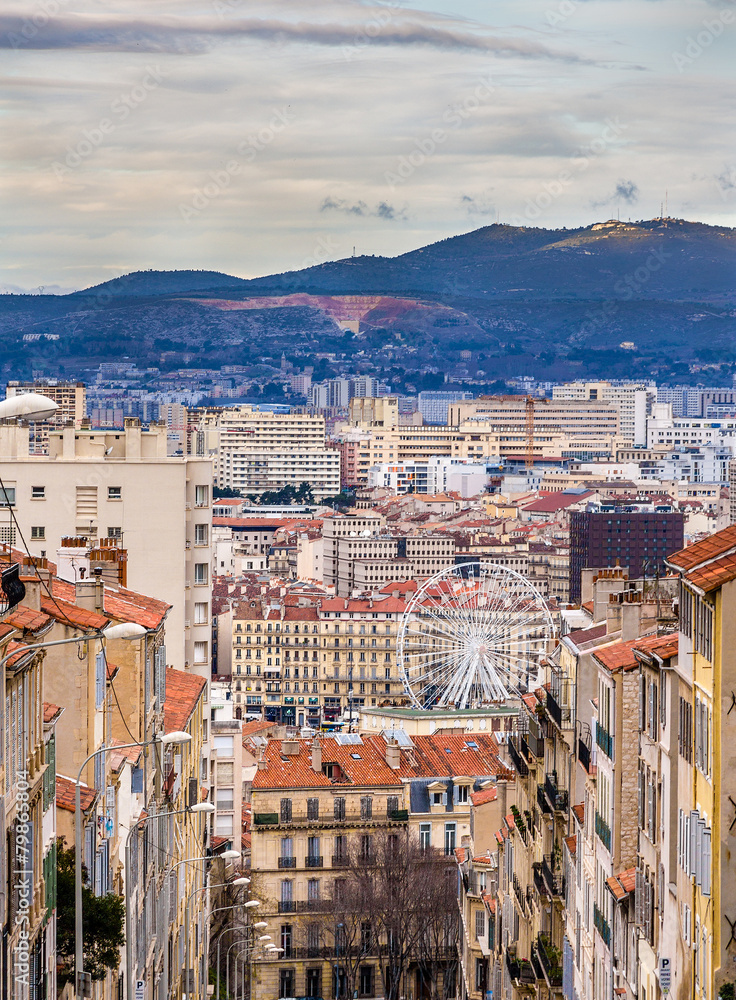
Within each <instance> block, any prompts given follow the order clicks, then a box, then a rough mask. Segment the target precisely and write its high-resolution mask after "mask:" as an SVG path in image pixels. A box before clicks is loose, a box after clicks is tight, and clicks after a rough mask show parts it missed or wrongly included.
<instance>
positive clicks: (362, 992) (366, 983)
mask: <svg viewBox="0 0 736 1000" xmlns="http://www.w3.org/2000/svg"><path fill="white" fill-rule="evenodd" d="M358 994H359V996H362V997H372V996H373V966H372V965H361V967H360V983H359V986H358Z"/></svg>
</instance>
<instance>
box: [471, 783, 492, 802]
mask: <svg viewBox="0 0 736 1000" xmlns="http://www.w3.org/2000/svg"><path fill="white" fill-rule="evenodd" d="M497 798H498V789H497V788H496V786H495V785H493V786H492V787H491V788H483V789H481V791H479V792H473V794H472V795H471V796H470V801H471V802H472V803H473V805H474V806H482V805H485V804H486V802H495V801H496V799H497Z"/></svg>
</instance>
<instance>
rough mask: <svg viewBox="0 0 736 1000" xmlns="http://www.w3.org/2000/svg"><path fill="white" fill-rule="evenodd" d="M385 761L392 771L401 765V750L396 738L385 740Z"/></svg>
mask: <svg viewBox="0 0 736 1000" xmlns="http://www.w3.org/2000/svg"><path fill="white" fill-rule="evenodd" d="M386 763H387V764H388V766H389V767H390V768H391V770H392V771H398V769H399V767H400V766H401V750H400V748H399V744H398V743H397V742H396V740H394V739H391V740H386Z"/></svg>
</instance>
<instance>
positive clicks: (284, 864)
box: [279, 858, 296, 868]
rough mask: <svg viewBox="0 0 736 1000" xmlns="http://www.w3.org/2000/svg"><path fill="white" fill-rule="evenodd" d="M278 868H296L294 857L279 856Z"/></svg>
mask: <svg viewBox="0 0 736 1000" xmlns="http://www.w3.org/2000/svg"><path fill="white" fill-rule="evenodd" d="M279 868H296V858H279Z"/></svg>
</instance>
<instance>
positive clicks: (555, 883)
mask: <svg viewBox="0 0 736 1000" xmlns="http://www.w3.org/2000/svg"><path fill="white" fill-rule="evenodd" d="M542 877H543V878H544V881H545V884H546V886H547V889H548V890H549V894H550V896H552V897H553V898H554V899H564V897H565V879H564V876H563V875H562V872H561V871H560V869H559V867H558V866H557V865H556V864H555V860H554V857H553V856H552V855H551V854H545V856H544V861H542Z"/></svg>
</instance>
